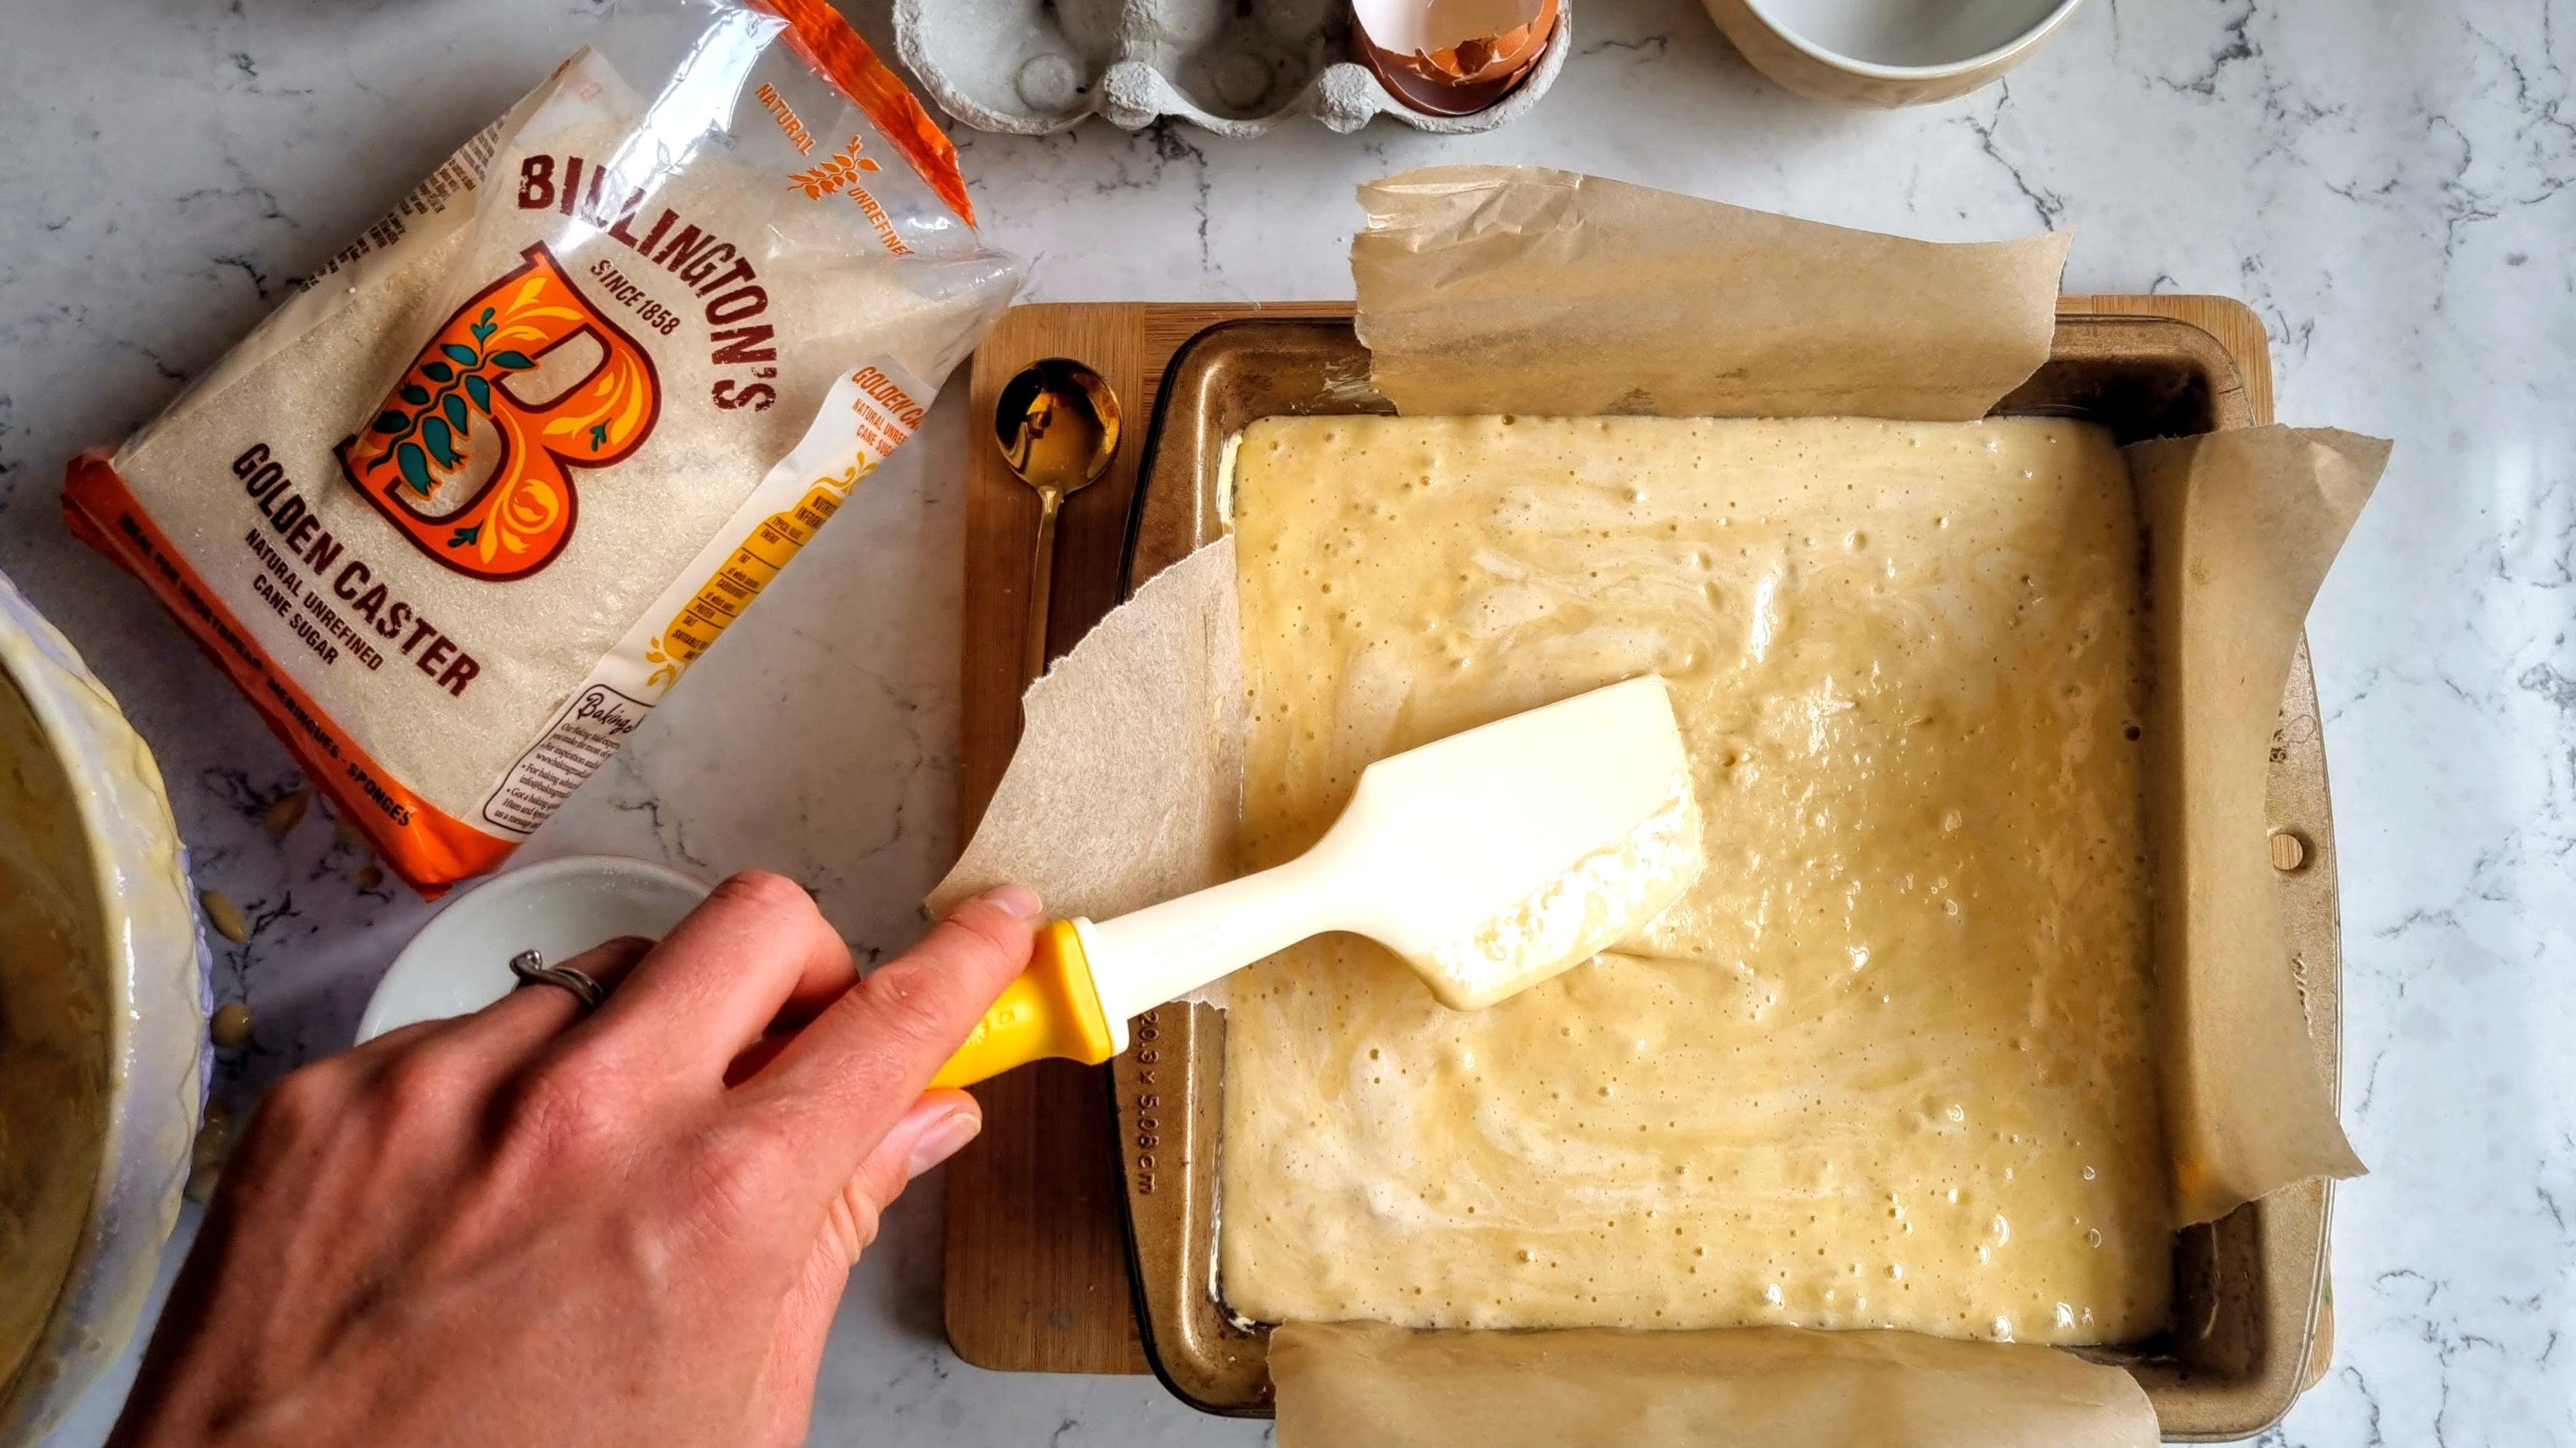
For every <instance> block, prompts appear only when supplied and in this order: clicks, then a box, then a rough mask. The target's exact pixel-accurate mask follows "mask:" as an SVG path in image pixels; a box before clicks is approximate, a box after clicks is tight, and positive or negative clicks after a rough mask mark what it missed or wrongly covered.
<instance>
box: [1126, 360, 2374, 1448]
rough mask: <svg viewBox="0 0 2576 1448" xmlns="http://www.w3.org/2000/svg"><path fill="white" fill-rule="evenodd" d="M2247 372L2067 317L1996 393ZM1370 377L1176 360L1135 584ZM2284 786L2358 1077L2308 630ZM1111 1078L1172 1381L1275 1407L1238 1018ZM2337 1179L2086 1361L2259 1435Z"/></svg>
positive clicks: (1135, 1239) (1146, 1307) (1177, 1026)
mask: <svg viewBox="0 0 2576 1448" xmlns="http://www.w3.org/2000/svg"><path fill="white" fill-rule="evenodd" d="M2245 384H2246V379H2245V377H2244V376H2243V374H2242V372H2241V371H2240V369H2239V367H2238V365H2237V361H2236V359H2235V357H2234V356H2232V355H2231V354H2230V353H2229V352H2228V350H2227V348H2226V347H2225V346H2223V345H2222V344H2221V343H2220V342H2219V340H2218V339H2217V338H2216V337H2215V336H2213V335H2211V334H2210V333H2209V332H2207V331H2204V330H2202V329H2201V328H2199V327H2196V326H2193V325H2191V324H2190V323H2188V322H2184V321H2180V320H2176V319H2174V318H2170V317H2157V316H2138V315H2109V314H2103V315H2078V314H2061V315H2060V316H2059V317H2058V320H2057V333H2056V338H2055V341H2054V344H2053V346H2052V348H2051V351H2050V355H2049V359H2048V361H2047V362H2045V363H2044V364H2042V365H2041V367H2040V368H2039V370H2038V371H2037V372H2035V373H2033V374H2032V375H2031V377H2030V379H2029V380H2028V381H2026V382H2024V383H2023V384H2022V385H2021V386H2020V387H2019V388H2017V389H2016V390H2014V392H2013V393H2012V394H2011V395H2010V396H2008V397H2006V398H2005V399H2004V400H2003V401H2002V402H2001V403H2000V404H1998V405H1997V407H1996V408H1995V411H1996V413H1998V414H2025V415H2027V414H2040V415H2048V416H2058V417H2075V418H2083V419H2086V420H2090V421H2094V422H2100V423H2103V424H2106V425H2108V426H2109V427H2110V428H2111V430H2112V432H2113V433H2114V434H2115V435H2116V436H2117V439H2118V440H2119V441H2120V442H2121V443H2123V444H2126V443H2130V442H2136V441H2139V440H2141V439H2145V438H2152V437H2171V436H2185V435H2189V434H2193V433H2201V432H2212V431H2217V430H2220V429H2224V428H2237V427H2250V426H2253V425H2255V424H2256V423H2257V422H2258V421H2260V420H2262V419H2259V418H2258V417H2257V416H2256V415H2255V404H2254V402H2253V399H2252V397H2251V395H2250V394H2249V392H2248V390H2247V387H2246V385H2245ZM1393 411H1394V408H1393V407H1392V406H1391V405H1390V404H1388V403H1387V402H1386V400H1385V399H1384V398H1382V397H1379V396H1378V395H1377V394H1376V392H1375V391H1374V390H1372V389H1371V388H1370V387H1369V386H1368V352H1367V349H1365V348H1364V347H1362V346H1361V345H1360V343H1359V340H1358V338H1357V337H1356V336H1355V335H1353V332H1352V329H1351V324H1350V323H1349V322H1348V321H1345V320H1271V319H1258V320H1247V321H1239V322H1227V323H1222V324H1220V325H1217V326H1213V327H1209V328H1207V329H1206V330H1205V331H1202V332H1200V333H1199V334H1198V335H1196V336H1195V337H1193V338H1191V339H1190V341H1188V342H1187V343H1185V344H1184V345H1183V346H1182V347H1181V349H1180V351H1179V352H1178V353H1176V354H1175V355H1174V357H1173V359H1172V362H1171V364H1170V366H1169V368H1168V369H1167V371H1166V373H1165V376H1164V385H1163V387H1162V389H1161V393H1160V396H1159V398H1158V399H1157V402H1156V407H1155V414H1154V419H1153V426H1152V431H1151V433H1150V434H1149V435H1148V437H1147V440H1146V451H1145V456H1144V461H1143V466H1142V469H1141V472H1140V474H1139V480H1138V492H1139V496H1138V498H1137V501H1136V505H1135V509H1134V512H1133V514H1132V515H1131V524H1130V526H1131V529H1132V531H1131V535H1130V538H1129V542H1128V550H1127V569H1126V576H1125V579H1124V580H1123V584H1122V590H1121V592H1122V596H1123V595H1124V594H1126V593H1132V591H1133V589H1134V587H1135V585H1137V584H1139V583H1141V582H1143V581H1144V580H1146V579H1148V578H1151V577H1153V576H1154V575H1155V574H1156V573H1158V572H1160V571H1161V570H1163V569H1164V568H1166V567H1169V566H1170V565H1172V564H1174V563H1177V562H1179V561H1180V560H1181V559H1183V558H1185V557H1187V556H1188V555H1189V554H1190V553H1191V552H1192V551H1194V550H1196V549H1197V548H1199V547H1201V546H1202V545H1204V544H1207V543H1210V542H1213V541H1215V540H1216V539H1217V537H1218V536H1219V535H1220V534H1221V533H1222V532H1223V526H1222V521H1221V518H1220V509H1219V503H1218V497H1217V490H1218V487H1219V482H1220V472H1221V459H1222V456H1223V452H1224V448H1225V443H1226V440H1227V439H1228V438H1230V437H1232V436H1233V435H1234V434H1235V433H1237V432H1240V431H1241V430H1242V429H1243V428H1244V426H1245V425H1247V424H1249V423H1251V422H1254V421H1256V420H1258V419H1260V418H1264V417H1274V416H1282V415H1289V416H1305V415H1316V414H1334V413H1372V412H1373V413H1391V412H1393ZM2267 803H2268V805H2269V809H2270V818H2271V820H2272V821H2273V827H2274V828H2275V829H2276V830H2279V831H2282V832H2284V833H2288V834H2291V835H2294V836H2295V837H2297V839H2298V840H2299V841H2300V842H2301V843H2302V844H2303V845H2304V846H2305V849H2304V851H2303V852H2302V858H2301V860H2300V863H2299V864H2298V866H2297V868H2295V869H2292V870H2288V871H2284V872H2281V873H2280V874H2279V876H2278V879H2279V886H2280V889H2281V891H2282V897H2283V898H2282V905H2283V916H2284V920H2285V923H2286V928H2287V935H2288V939H2287V940H2286V941H2285V942H2284V943H2285V946H2286V947H2287V950H2288V951H2289V953H2290V954H2291V955H2292V956H2293V957H2295V958H2296V959H2297V960H2298V961H2299V962H2300V963H2301V965H2302V967H2303V973H2302V979H2303V981H2304V982H2305V985H2306V989H2307V997H2308V1007H2309V1010H2310V1019H2311V1022H2312V1025H2313V1028H2314V1029H2313V1039H2314V1040H2315V1042H2316V1044H2317V1048H2318V1050H2319V1052H2320V1055H2321V1057H2322V1065H2323V1068H2324V1069H2325V1071H2326V1072H2327V1079H2328V1080H2329V1081H2332V1080H2335V1079H2337V1077H2338V1066H2339V1062H2338V1059H2337V1057H2338V1055H2339V1042H2340V1036H2341V1000H2340V996H2341V985H2342V958H2341V954H2340V949H2339V942H2338V937H2339V928H2338V918H2337V912H2336V900H2335V871H2334V864H2335V858H2334V828H2333V820H2332V817H2331V815H2330V814H2329V812H2328V805H2327V796H2326V761H2325V748H2324V743H2323V739H2322V735H2321V731H2320V730H2319V728H2318V724H2317V706H2316V689H2315V683H2314V681H2313V679H2312V677H2311V675H2310V671H2309V667H2308V656H2307V650H2306V646H2305V644H2304V641H2303V642H2302V644H2301V647H2300V649H2299V651H2298V654H2297V656H2296V657H2295V658H2294V659H2293V661H2292V663H2291V667H2290V678H2289V682H2288V686H2287V688H2286V689H2285V691H2284V693H2283V697H2282V703H2281V719H2280V724H2279V727H2278V729H2277V730H2276V732H2275V734H2274V745H2273V749H2272V763H2271V777H2270V784H2269V793H2268V799H2267ZM1133 1035H1134V1042H1133V1045H1132V1046H1131V1047H1130V1049H1129V1050H1128V1052H1127V1054H1125V1055H1123V1056H1121V1057H1119V1058H1118V1060H1117V1061H1116V1062H1115V1063H1114V1065H1113V1070H1112V1072H1111V1081H1112V1090H1113V1091H1114V1093H1115V1097H1116V1105H1117V1115H1118V1130H1119V1142H1120V1152H1121V1156H1122V1158H1123V1170H1122V1174H1123V1177H1124V1182H1125V1187H1126V1206H1127V1224H1128V1243H1129V1248H1130V1251H1131V1253H1132V1265H1133V1267H1134V1269H1135V1279H1136V1294H1137V1318H1138V1321H1139V1323H1140V1326H1141V1328H1142V1331H1143V1336H1144V1344H1145V1351H1146V1356H1147V1358H1148V1359H1149V1360H1150V1361H1151V1363H1152V1365H1153V1368H1154V1372H1155V1374H1156V1376H1158V1377H1160V1378H1161V1379H1162V1380H1163V1382H1164V1384H1165V1385H1166V1386H1168V1387H1170V1388H1171V1390H1172V1391H1173V1393H1175V1394H1176V1395H1178V1396H1179V1397H1180V1398H1181V1399H1182V1400H1184V1401H1186V1402H1188V1403H1190V1404H1191V1405H1192V1406H1194V1407H1197V1408H1199V1409H1201V1410H1203V1411H1206V1412H1210V1413H1221V1414H1227V1415H1231V1416H1242V1417H1253V1416H1264V1415H1267V1414H1268V1413H1269V1412H1270V1410H1271V1384H1270V1373H1269V1329H1268V1327H1267V1326H1266V1325H1264V1324H1258V1323H1250V1322H1246V1321H1244V1320H1243V1319H1242V1318H1240V1317H1238V1316H1237V1315H1235V1314H1234V1313H1233V1312H1231V1311H1230V1310H1229V1309H1228V1308H1227V1306H1226V1304H1225V1302H1224V1301H1223V1299H1222V1298H1221V1297H1220V1295H1219V1293H1218V1290H1217V1266H1216V1263H1217V1253H1216V1233H1217V1224H1218V1215H1219V1213H1218V1202H1217V1192H1218V1187H1217V1180H1218V1178H1217V1154H1218V1151H1219V1150H1220V1149H1221V1145H1222V1143H1221V1142H1220V1141H1219V1139H1218V1137H1219V1132H1220V1130H1221V1125H1222V1122H1223V1119H1224V1114H1223V1111H1222V1109H1221V1102H1222V1100H1223V1097H1222V1094H1221V1093H1222V1092H1223V1090H1224V1086H1225V1080H1224V1077H1225V1019H1224V1015H1223V1013H1222V1012H1220V1011H1217V1010H1215V1009H1213V1008H1211V1007H1208V1006H1204V1005H1192V1004H1188V1003H1175V1004H1172V1005H1167V1006H1163V1007H1160V1008H1158V1009H1156V1010H1153V1011H1149V1012H1147V1013H1145V1014H1144V1015H1142V1016H1139V1017H1137V1018H1136V1020H1135V1021H1134V1023H1133ZM2330 1206H2331V1184H2330V1183H2327V1182H2324V1181H2306V1182H2301V1183H2299V1184H2297V1185H2295V1186H2291V1187H2287V1188H2284V1189H2283V1190H2281V1191H2278V1192H2275V1193H2273V1194H2272V1195H2270V1196H2268V1197H2265V1198H2263V1199H2261V1200H2259V1201H2254V1202H2249V1203H2247V1204H2245V1205H2244V1206H2241V1207H2239V1208H2237V1209H2236V1210H2235V1211H2234V1212H2231V1213H2229V1214H2228V1215H2227V1216H2226V1217H2224V1218H2222V1219H2220V1220H2219V1221H2217V1222H2213V1223H2206V1224H2202V1225H2199V1226H2194V1227H2188V1228H2185V1229H2184V1230H2183V1231H2182V1233H2181V1234H2180V1237H2179V1240H2178V1242H2177V1249H2176V1252H2175V1273H2176V1282H2175V1292H2174V1321H2173V1325H2172V1326H2171V1328H2169V1329H2168V1330H2167V1331H2166V1332H2165V1333H2163V1334H2162V1335H2160V1336H2158V1337H2155V1338H2153V1339H2150V1340H2148V1341H2145V1342H2141V1343H2136V1344H2131V1345H2126V1346H2122V1347H2116V1348H2098V1349H2096V1348H2088V1349H2080V1350H2079V1351H2080V1353H2081V1355H2083V1356H2085V1357H2089V1358H2092V1359H2095V1360H2097V1361H2101V1362H2107V1363H2113V1364H2116V1365H2118V1366H2120V1367H2123V1368H2126V1369H2127V1370H2128V1371H2129V1372H2130V1373H2132V1374H2133V1375H2134V1376H2136V1378H2137V1379H2138V1381H2139V1383H2140V1384H2141V1385H2142V1386H2143V1387H2144V1388H2145V1389H2146V1392H2147V1396H2148V1399H2149V1401H2150V1402H2152V1403H2153V1405H2154V1407H2155V1411H2156V1418H2157V1421H2158V1423H2159V1425H2160V1426H2161V1427H2162V1429H2163V1432H2164V1435H2165V1436H2166V1437H2167V1438H2179V1439H2229V1438H2241V1437H2248V1436H2251V1435H2253V1434H2256V1433H2259V1432H2261V1431H2262V1430H2263V1429H2265V1428H2267V1427H2269V1426H2271V1424H2272V1423H2274V1422H2275V1421H2277V1420H2278V1419H2279V1418H2280V1416H2281V1415H2282V1414H2283V1413H2285V1412H2287V1411H2288V1410H2289V1407H2290V1403H2291V1401H2292V1400H2293V1399H2295V1398H2296V1397H2297V1396H2298V1394H2299V1392H2300V1390H2301V1389H2302V1388H2303V1387H2305V1386H2306V1384H2307V1382H2308V1381H2309V1380H2310V1358H2311V1356H2312V1355H2313V1353H2314V1351H2315V1349H2316V1347H2317V1345H2318V1342H2319V1334H2320V1332H2321V1331H2323V1330H2326V1329H2325V1327H2324V1323H2325V1319H2326V1312H2325V1301H2326V1240H2327V1227H2328V1218H2329V1211H2330Z"/></svg>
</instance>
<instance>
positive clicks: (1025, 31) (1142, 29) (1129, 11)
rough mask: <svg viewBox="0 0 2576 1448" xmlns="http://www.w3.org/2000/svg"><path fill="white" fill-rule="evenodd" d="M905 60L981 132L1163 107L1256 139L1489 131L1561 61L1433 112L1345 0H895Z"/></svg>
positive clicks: (1565, 27)
mask: <svg viewBox="0 0 2576 1448" xmlns="http://www.w3.org/2000/svg"><path fill="white" fill-rule="evenodd" d="M894 25H895V44H896V49H897V51H898V52H899V53H900V54H901V55H902V57H903V63H904V64H905V65H906V66H908V67H910V68H911V70H912V73H913V74H914V75H915V76H916V77H918V78H919V79H920V81H921V83H922V84H923V85H924V86H926V87H927V88H928V89H929V91H930V93H931V95H932V97H933V98H935V99H936V100H937V101H938V102H939V104H940V106H941V107H942V108H944V109H945V110H947V112H948V113H949V114H950V115H952V116H954V117H956V118H957V119H958V120H960V121H963V122H964V123H966V124H967V125H970V126H973V127H975V128H976V129H977V130H982V131H1001V132H1006V133H1011V134H1016V135H1023V136H1037V135H1046V134H1049V133H1051V132H1055V131H1062V130H1066V129H1069V128H1071V127H1073V126H1076V125H1079V124H1080V123H1081V122H1082V121H1083V120H1084V119H1086V118H1087V117H1090V116H1095V115H1097V116H1106V117H1107V118H1108V119H1109V121H1110V123H1111V124H1113V125H1116V126H1119V127H1122V128H1124V129H1127V130H1131V131H1133V130H1141V129H1143V128H1145V127H1147V126H1150V125H1153V124H1154V123H1155V122H1157V121H1159V120H1161V119H1163V118H1164V117H1166V116H1177V117H1180V118H1181V119H1183V120H1187V121H1191V122H1193V123H1195V124H1197V125H1199V126H1201V127H1203V128H1205V129H1207V130H1210V131H1214V132H1215V133H1217V134H1218V135H1221V136H1238V137H1240V136H1257V135H1260V134H1262V133H1263V132H1265V131H1268V130H1269V129H1270V128H1272V127H1273V126H1276V125H1278V124H1279V123H1280V122H1282V121H1284V120H1287V119H1289V118H1290V117H1292V116H1301V115H1302V116H1312V117H1314V118H1315V119H1316V120H1319V121H1321V122H1323V123H1324V124H1325V125H1326V126H1329V127H1331V128H1332V129H1333V130H1335V131H1339V132H1343V133H1348V132H1351V131H1356V130H1358V129H1359V128H1360V127H1362V126H1365V125H1367V124H1368V123H1369V122H1370V121H1371V120H1372V119H1374V118H1376V117H1377V116H1379V115H1388V116H1393V117H1395V118H1396V119H1397V120H1400V121H1402V122H1404V123H1405V124H1407V125H1410V126H1413V127H1416V128H1418V129H1420V130H1425V131H1433V132H1439V133H1442V134H1450V135H1456V134H1463V133H1467V132H1473V131H1489V130H1492V129H1493V128H1494V127H1496V126H1500V125H1503V124H1505V123H1507V122H1509V121H1511V120H1513V119H1515V118H1517V117H1518V116H1520V115H1521V114H1522V113H1523V112H1525V111H1527V110H1528V109H1529V108H1530V107H1531V106H1533V105H1536V104H1537V103H1538V98H1539V97H1540V96H1541V95H1543V94H1545V93H1546V91H1547V88H1548V86H1549V85H1550V84H1551V83H1553V82H1554V81H1555V79H1556V73H1557V71H1558V69H1559V68H1560V67H1562V66H1563V65H1564V63H1565V53H1566V48H1567V46H1568V45H1569V44H1570V34H1571V29H1572V26H1573V5H1572V3H1571V0H1561V3H1560V4H1559V6H1558V11H1557V24H1556V30H1555V33H1554V34H1552V35H1551V36H1549V38H1548V43H1547V49H1546V51H1545V52H1544V53H1543V54H1542V55H1541V56H1540V57H1539V62H1538V64H1537V66H1536V67H1535V68H1534V69H1532V70H1531V72H1530V74H1529V76H1528V78H1527V79H1525V80H1523V81H1522V82H1521V83H1520V84H1519V85H1518V86H1516V87H1514V88H1513V89H1512V90H1511V91H1510V93H1508V94H1506V95H1505V96H1504V97H1503V98H1502V99H1501V100H1499V101H1497V102H1495V103H1494V104H1493V105H1490V106H1488V107H1486V108H1485V109H1483V110H1481V111H1478V112H1476V113H1474V114H1473V115H1465V116H1434V115H1426V114H1424V113H1422V112H1420V111H1416V110H1414V109H1412V108H1410V107H1408V106H1406V105H1405V104H1404V103H1403V102H1402V101H1400V100H1398V99H1396V98H1395V97H1394V96H1393V95H1391V94H1390V93H1388V91H1387V88H1386V86H1385V85H1384V84H1383V83H1382V82H1380V81H1379V80H1378V78H1377V77H1376V76H1375V75H1372V74H1371V73H1370V72H1369V70H1368V68H1367V67H1366V66H1364V65H1362V64H1360V63H1359V61H1357V60H1356V59H1354V58H1353V54H1352V50H1351V35H1350V6H1349V4H1348V3H1347V0H1257V3H1256V0H895V6H894Z"/></svg>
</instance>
